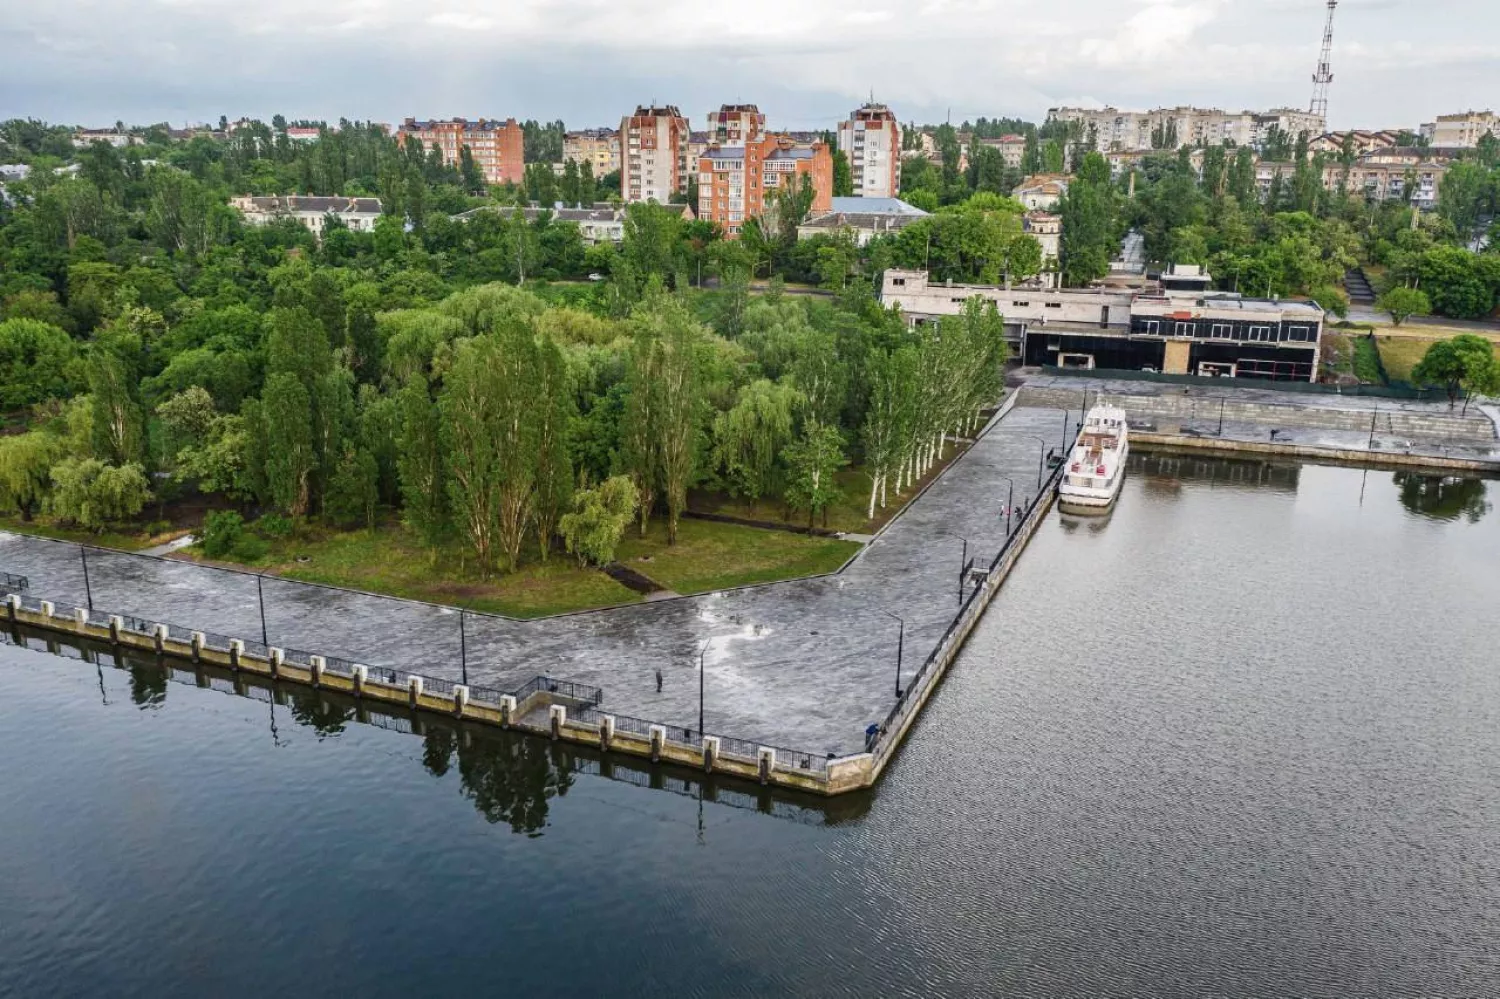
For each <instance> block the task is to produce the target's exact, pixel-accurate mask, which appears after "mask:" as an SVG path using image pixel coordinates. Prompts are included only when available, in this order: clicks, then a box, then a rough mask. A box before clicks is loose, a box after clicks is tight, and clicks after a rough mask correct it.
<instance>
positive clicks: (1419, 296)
mask: <svg viewBox="0 0 1500 999" xmlns="http://www.w3.org/2000/svg"><path fill="white" fill-rule="evenodd" d="M1375 307H1376V308H1377V309H1382V310H1384V311H1386V312H1389V313H1390V314H1391V322H1393V323H1395V324H1396V325H1397V326H1400V325H1401V324H1402V323H1404V322H1406V320H1407V319H1408V318H1409V317H1411V316H1426V315H1430V314H1431V313H1432V303H1431V302H1429V301H1428V300H1427V293H1426V292H1425V291H1421V290H1419V289H1417V288H1405V287H1402V286H1401V285H1397V286H1396V287H1394V288H1389V289H1387V290H1386V292H1385V294H1383V295H1381V296H1380V299H1379V300H1378V301H1376V303H1375Z"/></svg>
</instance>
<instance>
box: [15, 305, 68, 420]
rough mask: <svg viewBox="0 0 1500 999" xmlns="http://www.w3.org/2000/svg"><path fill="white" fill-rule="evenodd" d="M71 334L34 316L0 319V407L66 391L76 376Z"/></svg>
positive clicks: (25, 404) (17, 404) (30, 401)
mask: <svg viewBox="0 0 1500 999" xmlns="http://www.w3.org/2000/svg"><path fill="white" fill-rule="evenodd" d="M77 366H78V350H77V348H76V347H75V346H74V343H73V338H72V337H70V336H68V334H67V333H66V332H64V331H63V330H61V329H59V328H58V327H56V326H50V325H48V324H47V323H43V322H38V321H37V320H35V319H19V318H18V319H7V320H5V321H4V322H0V408H3V409H6V410H13V409H20V408H21V407H23V406H30V405H33V404H35V403H38V402H43V401H45V400H47V399H54V398H57V397H59V396H65V395H67V394H68V393H69V392H70V391H71V390H72V388H73V387H74V385H75V383H76V379H77V376H78V371H77Z"/></svg>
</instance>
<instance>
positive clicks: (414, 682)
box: [406, 676, 422, 707]
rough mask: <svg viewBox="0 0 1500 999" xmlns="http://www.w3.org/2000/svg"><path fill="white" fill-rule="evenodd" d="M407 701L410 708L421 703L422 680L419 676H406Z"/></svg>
mask: <svg viewBox="0 0 1500 999" xmlns="http://www.w3.org/2000/svg"><path fill="white" fill-rule="evenodd" d="M406 693H407V699H408V700H409V701H410V702H411V706H412V707H416V706H417V705H418V704H420V703H421V702H422V678H421V677H420V676H408V677H407V678H406Z"/></svg>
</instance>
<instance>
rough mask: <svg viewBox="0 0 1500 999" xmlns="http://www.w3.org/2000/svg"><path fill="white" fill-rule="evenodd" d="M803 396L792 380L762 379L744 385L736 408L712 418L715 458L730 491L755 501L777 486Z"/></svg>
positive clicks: (773, 490) (751, 506)
mask: <svg viewBox="0 0 1500 999" xmlns="http://www.w3.org/2000/svg"><path fill="white" fill-rule="evenodd" d="M801 404H802V396H801V394H800V393H799V392H797V390H796V389H794V388H792V387H791V386H789V385H784V384H777V383H775V382H772V381H770V380H769V379H765V378H762V379H758V380H756V381H753V382H750V383H749V384H748V385H745V386H744V387H743V388H741V389H740V392H739V398H738V399H737V400H736V402H735V404H734V407H733V408H732V409H729V410H727V411H725V412H722V413H719V414H718V415H717V416H716V417H715V418H714V424H713V437H714V460H715V461H716V462H717V463H718V464H719V466H720V467H721V468H722V469H723V474H724V478H725V481H726V482H727V483H728V484H729V489H730V491H731V492H732V493H733V494H734V495H736V496H741V497H744V498H745V499H748V500H749V501H750V509H751V510H752V511H754V509H755V503H756V501H757V500H759V499H760V498H761V497H762V496H769V495H772V494H773V493H774V492H775V491H776V488H777V485H778V482H777V479H778V478H779V473H780V467H779V465H778V463H777V459H778V457H779V456H780V454H781V451H782V449H783V448H785V447H786V446H787V444H788V443H789V442H790V441H791V440H792V428H793V423H794V421H795V412H796V410H797V409H798V408H799V407H800V405H801Z"/></svg>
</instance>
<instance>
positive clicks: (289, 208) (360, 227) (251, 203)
mask: <svg viewBox="0 0 1500 999" xmlns="http://www.w3.org/2000/svg"><path fill="white" fill-rule="evenodd" d="M229 203H230V205H231V206H233V207H235V208H238V209H239V210H240V212H241V213H243V214H244V216H245V221H246V222H247V223H248V224H250V225H265V224H266V223H268V222H272V221H275V220H276V219H283V218H294V219H296V220H297V221H298V222H301V223H302V224H303V225H304V226H306V227H307V228H309V229H311V230H312V231H313V233H314V234H316V235H318V236H322V235H323V230H324V228H325V226H326V219H327V218H328V217H329V216H333V217H335V218H337V219H339V220H341V221H342V222H343V223H344V225H346V226H348V227H349V228H350V229H352V230H354V231H355V232H373V231H374V229H375V220H376V219H378V218H380V216H381V207H380V199H379V198H345V197H334V198H323V197H311V196H305V195H299V194H289V195H275V196H271V197H264V198H262V197H242V198H233V199H231V200H230V202H229Z"/></svg>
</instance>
